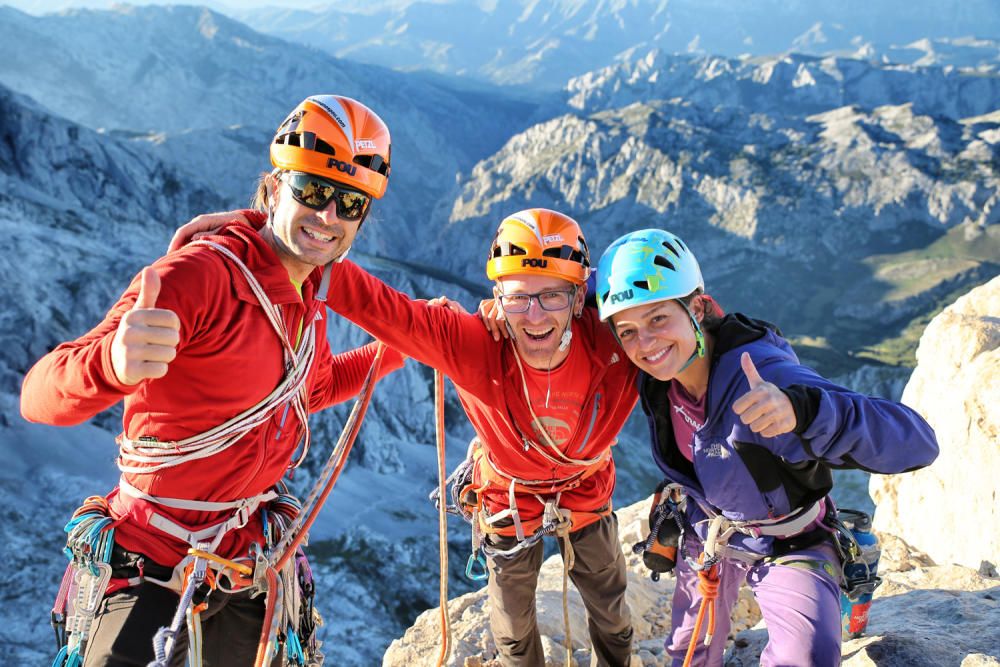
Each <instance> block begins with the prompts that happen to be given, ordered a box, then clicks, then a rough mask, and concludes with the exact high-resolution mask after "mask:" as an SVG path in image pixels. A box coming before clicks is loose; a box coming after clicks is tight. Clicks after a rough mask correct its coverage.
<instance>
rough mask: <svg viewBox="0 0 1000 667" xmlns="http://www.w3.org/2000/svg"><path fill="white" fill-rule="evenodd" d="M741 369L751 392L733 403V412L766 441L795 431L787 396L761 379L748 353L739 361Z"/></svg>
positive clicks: (794, 419) (790, 403) (794, 420)
mask: <svg viewBox="0 0 1000 667" xmlns="http://www.w3.org/2000/svg"><path fill="white" fill-rule="evenodd" d="M740 365H741V366H742V367H743V373H744V374H745V375H746V376H747V381H748V382H749V383H750V391H748V392H747V393H745V394H743V396H741V397H740V398H739V399H737V400H736V402H734V403H733V412H735V413H736V414H738V415H739V416H740V421H742V422H743V423H744V424H746V425H747V426H749V427H750V430H751V431H753V432H754V433H759V434H761V435H762V436H764V437H765V438H773V437H775V436H779V435H781V434H783V433H790V432H792V431H794V430H795V425H796V418H795V409H794V408H793V407H792V402H791V401H790V400H789V399H788V396H786V395H785V393H784V392H783V391H781V390H780V389H778V387H776V386H775V385H773V384H771V383H770V382H766V381H765V380H764V379H763V378H762V377H761V376H760V373H758V372H757V367H756V366H754V364H753V360H752V359H751V358H750V355H749V354H748V353H746V352H744V353H743V355H742V356H741V357H740Z"/></svg>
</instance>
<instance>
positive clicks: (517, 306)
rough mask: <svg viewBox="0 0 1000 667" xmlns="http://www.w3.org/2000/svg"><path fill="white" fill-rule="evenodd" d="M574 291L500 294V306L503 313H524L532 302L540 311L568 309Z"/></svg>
mask: <svg viewBox="0 0 1000 667" xmlns="http://www.w3.org/2000/svg"><path fill="white" fill-rule="evenodd" d="M573 292H575V290H571V289H568V290H548V291H546V292H536V293H535V294H501V295H500V306H501V307H502V308H503V310H504V312H505V313H526V312H528V309H529V308H531V302H532V300H534V301H537V302H538V305H539V306H540V307H541V309H542V310H548V311H556V310H566V309H567V308H569V302H570V301H571V300H572V298H573Z"/></svg>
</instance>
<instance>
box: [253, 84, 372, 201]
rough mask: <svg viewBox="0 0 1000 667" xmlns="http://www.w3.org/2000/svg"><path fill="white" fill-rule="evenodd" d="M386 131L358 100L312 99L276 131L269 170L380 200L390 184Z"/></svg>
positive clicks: (296, 108) (305, 101) (293, 111)
mask: <svg viewBox="0 0 1000 667" xmlns="http://www.w3.org/2000/svg"><path fill="white" fill-rule="evenodd" d="M391 153H392V148H391V141H390V139H389V128H388V127H386V125H385V123H383V122H382V119H381V118H379V117H378V115H377V114H376V113H375V112H374V111H372V110H371V109H369V108H368V107H366V106H365V105H364V104H362V103H361V102H358V101H357V100H352V99H351V98H349V97H341V96H340V95H313V96H312V97H308V98H306V99H305V100H303V101H302V103H301V104H299V105H298V106H297V107H295V109H293V110H292V113H290V114H288V117H287V118H286V119H285V120H284V122H282V123H281V125H280V126H279V127H278V131H277V132H276V133H275V134H274V141H272V142H271V164H272V165H274V166H275V167H276V168H277V169H283V170H287V171H302V172H306V173H308V174H313V175H314V176H322V177H324V178H329V179H330V180H333V181H336V182H338V183H342V184H344V185H347V186H349V187H352V188H355V189H357V190H360V191H361V192H364V193H365V194H367V195H369V196H371V197H374V198H376V199H380V198H381V197H382V195H384V194H385V188H386V185H387V184H388V182H389V157H390V155H391Z"/></svg>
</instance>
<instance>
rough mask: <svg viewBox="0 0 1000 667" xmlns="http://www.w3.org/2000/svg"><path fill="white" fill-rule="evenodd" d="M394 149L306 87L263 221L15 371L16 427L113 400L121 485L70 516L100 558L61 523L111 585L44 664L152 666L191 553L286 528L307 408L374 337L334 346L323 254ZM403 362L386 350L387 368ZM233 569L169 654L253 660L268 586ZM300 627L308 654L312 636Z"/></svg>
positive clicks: (356, 217) (343, 383)
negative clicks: (336, 351)
mask: <svg viewBox="0 0 1000 667" xmlns="http://www.w3.org/2000/svg"><path fill="white" fill-rule="evenodd" d="M389 143H390V138H389V130H388V128H387V127H386V126H385V124H384V123H383V122H382V120H381V119H380V118H379V117H378V116H377V115H376V114H375V113H374V112H373V111H371V110H370V109H368V108H367V107H365V106H364V105H363V104H361V103H359V102H357V101H355V100H352V99H350V98H346V97H339V96H334V95H317V96H313V97H310V98H308V99H306V100H305V101H303V102H302V103H301V104H300V105H299V106H298V107H297V108H296V109H295V110H293V112H292V113H291V114H290V115H289V116H288V118H287V119H286V120H285V121H284V122H283V123H282V124H281V126H280V127H279V128H278V131H277V133H276V135H275V137H274V140H273V142H272V144H271V148H270V154H271V162H272V164H273V165H274V171H273V172H271V173H269V174H266V175H265V176H264V177H263V178H262V179H261V182H260V185H259V189H258V193H257V196H256V201H257V203H258V204H259V206H260V209H261V211H262V213H261V216H262V218H265V219H266V222H265V224H264V225H263V227H262V228H261V229H260V230H259V232H258V231H257V230H254V229H251V228H249V227H247V226H246V225H243V224H234V225H228V226H224V227H223V228H221V229H219V230H217V231H216V232H215V233H214V234H212V235H209V236H207V238H203V239H202V240H200V241H197V242H195V243H192V244H189V245H187V246H186V247H184V248H182V249H180V250H178V251H176V252H171V253H169V254H167V255H166V256H165V257H162V258H160V259H158V260H157V261H156V262H154V263H153V264H152V266H150V267H146V268H145V269H144V270H143V271H142V272H141V274H140V275H139V276H137V277H136V278H135V279H134V280H133V281H132V284H131V286H130V287H129V289H128V290H126V292H125V293H124V294H123V295H122V297H121V298H120V299H119V300H118V303H117V304H116V305H115V306H114V307H113V308H112V309H111V311H110V312H109V313H108V314H107V315H106V317H105V318H104V321H103V322H101V323H100V324H99V325H98V326H97V327H96V328H94V329H93V330H91V331H90V332H89V333H87V334H85V335H84V336H82V337H81V338H79V339H77V340H75V341H72V342H68V343H63V344H62V345H60V346H59V347H57V348H56V349H55V350H53V351H52V352H50V353H49V354H48V355H46V356H45V357H43V358H42V359H41V360H40V361H39V362H38V363H36V364H35V366H34V367H33V368H32V369H31V371H29V373H28V374H27V375H26V377H25V379H24V386H23V390H22V394H21V411H22V414H23V415H24V416H25V418H26V419H28V420H30V421H34V422H42V423H48V424H55V425H70V424H77V423H80V422H82V421H84V420H86V419H88V418H90V417H92V416H93V415H95V414H96V413H97V412H100V411H101V410H104V409H105V408H108V407H110V406H112V405H113V404H115V403H117V402H118V401H120V400H124V430H123V433H122V435H121V436H120V437H119V444H120V452H119V458H118V464H119V468H120V469H121V471H122V476H121V479H120V482H119V486H118V487H117V488H116V489H114V490H113V491H111V493H110V494H109V495H108V496H107V497H106V498H101V497H99V496H97V497H91V498H90V499H88V501H87V503H86V511H82V512H81V511H78V512H77V514H76V515H75V516H74V522H75V523H74V524H73V525H74V526H78V525H79V522H80V521H91V522H92V524H93V526H94V529H93V531H91V535H90V537H91V538H92V539H93V540H95V542H94V544H95V545H98V546H100V547H101V549H100V556H99V557H98V556H94V554H95V553H96V552H97V551H98V550H97V549H93V548H91V545H90V544H89V543H86V540H84V543H81V542H80V541H77V540H76V539H75V538H74V537H73V535H75V532H74V533H72V534H71V540H72V543H71V544H70V545H69V546H70V547H71V548H72V550H73V552H74V554H75V557H76V558H78V559H80V560H81V561H86V562H85V563H84V565H83V566H82V567H81V568H79V571H78V572H77V574H78V575H81V576H87V575H86V573H85V572H84V570H86V571H91V570H92V571H93V573H95V575H96V573H97V572H104V571H107V572H108V576H110V580H108V581H103V580H102V581H100V582H99V583H97V584H96V585H95V589H96V590H98V591H106V593H105V597H104V599H103V601H102V602H101V603H100V606H99V608H98V609H97V613H96V617H95V618H93V619H92V621H87V620H86V619H83V617H82V616H77V617H76V618H74V617H73V616H71V618H70V619H69V621H68V622H67V627H69V628H71V629H72V628H73V627H77V628H79V627H81V625H80V624H81V623H83V624H84V626H83V627H84V629H86V627H85V625H86V623H90V627H89V630H90V633H89V637H87V635H86V633H84V634H83V635H82V637H81V636H80V634H79V633H77V634H76V635H74V633H72V632H71V634H70V644H69V645H68V646H67V647H66V648H67V649H68V655H67V651H64V652H63V653H62V654H61V655H60V658H58V659H57V664H60V665H62V664H64V662H63V661H65V664H81V662H82V664H84V665H86V666H87V667H93V666H96V665H126V664H128V665H139V664H141V665H145V664H147V663H150V662H151V661H152V660H153V659H154V651H153V643H152V640H153V636H154V633H156V631H157V630H158V629H159V628H161V627H165V626H169V625H170V624H171V620H172V618H173V616H174V613H175V610H176V609H177V607H178V602H179V591H180V589H181V587H182V584H181V577H182V575H183V570H184V568H185V566H186V565H187V564H188V563H189V561H190V560H191V558H190V556H188V550H189V549H191V548H192V547H195V548H197V549H200V550H202V551H207V552H210V553H211V556H212V559H214V560H213V562H216V561H218V559H225V560H228V561H236V562H237V563H243V564H246V563H248V562H249V563H252V561H253V556H254V554H255V553H258V552H261V551H264V552H266V550H268V549H270V548H272V547H273V546H274V545H275V544H276V543H277V541H278V540H280V538H281V535H280V530H279V528H278V527H279V526H280V525H282V524H283V523H284V522H287V521H288V520H290V516H289V509H288V508H289V507H293V506H294V505H295V504H296V503H297V501H295V499H294V498H293V497H290V496H289V494H288V492H287V490H286V489H285V488H284V485H283V482H282V481H281V480H282V477H284V475H285V473H286V472H288V471H289V470H291V469H293V468H295V467H296V466H298V464H299V463H301V462H302V460H303V459H304V457H305V455H306V452H307V451H308V448H309V428H308V422H307V418H308V414H309V413H310V412H315V411H318V410H320V409H322V408H325V407H327V406H329V405H332V404H334V403H336V402H339V401H343V400H347V399H349V398H351V397H353V396H354V395H356V394H357V393H358V391H359V390H360V388H361V385H362V384H363V381H364V378H365V376H366V374H367V372H368V370H369V368H370V367H371V365H372V362H373V359H374V356H375V352H376V349H375V344H374V343H373V344H371V345H368V346H365V347H363V348H360V349H357V350H353V351H351V352H348V353H345V354H341V355H337V356H334V355H332V354H331V351H330V346H329V343H328V341H327V336H326V328H327V327H326V316H325V309H324V308H323V307H322V302H323V301H324V299H325V298H326V292H327V291H328V286H329V278H330V273H331V271H332V265H333V264H334V263H335V262H338V261H340V260H341V259H342V258H343V257H344V255H345V254H346V253H347V251H348V249H349V248H350V246H351V243H352V242H353V240H354V237H355V234H356V233H357V231H358V228H359V227H360V225H361V223H362V221H363V220H364V218H365V216H366V215H367V214H368V212H369V209H370V206H371V201H372V199H373V198H376V199H377V198H381V197H382V195H383V194H384V192H385V189H386V185H387V182H388V175H389V154H390V148H389ZM324 267H325V269H324ZM402 364H403V358H402V357H401V355H399V354H398V353H397V352H395V351H392V350H388V351H387V352H386V354H385V357H384V358H383V363H382V367H381V369H382V370H381V375H384V374H386V373H388V372H390V371H391V370H394V369H396V368H399V367H400V366H402ZM265 508H266V509H267V510H268V512H269V514H268V516H269V517H270V518H269V520H268V521H263V520H262V511H263V510H264V509H265ZM282 517H285V518H284V519H283V518H282ZM87 525H90V524H87ZM75 530H76V529H75V528H74V531H75ZM67 531H68V532H69V531H70V528H69V527H67ZM105 547H106V550H105ZM202 562H204V561H202ZM294 562H295V563H296V564H297V565H296V566H298V567H301V561H300V560H299V559H294ZM105 564H107V565H109V566H110V568H107V567H106V566H105ZM290 576H291V577H292V579H291V581H292V586H293V587H294V581H295V579H294V577H295V573H294V572H293V573H291V574H290ZM234 577H235V575H234V572H233V570H232V569H228V568H226V569H223V570H221V571H220V573H219V575H218V578H217V579H215V581H216V582H217V586H218V587H217V589H215V586H214V585H213V589H214V590H212V591H211V595H208V594H207V592H206V591H205V590H200V592H199V593H197V594H196V596H195V599H194V603H195V604H197V605H199V607H198V608H199V609H201V607H200V603H202V602H205V603H207V607H205V608H204V609H202V610H201V611H200V612H199V613H198V614H194V615H192V618H200V619H202V620H201V621H199V622H197V623H196V622H194V621H189V626H188V627H189V628H190V632H192V633H195V634H194V635H192V636H196V637H198V641H191V642H188V635H189V632H188V631H187V630H184V631H182V633H181V634H180V635H179V636H178V638H177V644H176V645H175V649H174V651H173V658H172V660H171V661H170V665H175V666H179V665H183V664H185V658H186V655H185V650H184V647H185V646H186V645H188V644H191V645H192V646H193V648H192V653H191V664H192V665H201V664H202V660H204V662H205V663H206V664H210V665H221V666H226V665H231V666H233V667H237V666H238V667H245V666H246V665H250V664H254V660H255V657H256V654H257V643H258V639H259V637H260V634H261V628H262V623H263V620H264V614H265V598H264V596H256V597H252V596H251V594H252V593H254V592H255V590H256V588H255V587H253V586H247V583H248V582H246V581H240V579H239V577H235V578H234ZM212 579H213V578H212V577H210V578H209V579H208V580H212ZM289 594H291V592H289ZM301 607H302V608H303V609H311V608H312V606H311V605H304V604H303V605H301ZM310 613H311V612H310ZM304 620H305V621H306V623H304V624H303V625H300V624H299V619H294V627H293V621H290V622H289V625H288V626H287V627H281V628H280V629H279V630H280V632H281V634H282V636H285V637H287V638H288V641H289V642H290V645H291V642H292V635H293V634H295V631H296V629H297V628H298V629H300V630H301V629H302V628H304V627H311V626H312V624H313V619H312V618H309V619H304ZM81 639H82V640H83V641H82V642H81V641H80V640H81ZM88 639H89V641H87V640H88ZM295 639H296V642H295V643H301V644H302V646H303V648H304V651H305V653H306V654H309V653H310V651H311V650H312V649H314V648H315V645H314V644H313V643H312V642H311V641H310V638H309V637H305V636H300V637H295ZM84 648H85V650H84ZM199 650H200V658H196V657H195V656H196V655H197V653H198V652H199ZM81 653H84V655H81ZM275 660H276V662H280V661H281V657H280V655H279V657H277V658H275ZM310 662H311V660H310ZM157 664H160V663H157Z"/></svg>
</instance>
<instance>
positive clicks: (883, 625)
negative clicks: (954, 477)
mask: <svg viewBox="0 0 1000 667" xmlns="http://www.w3.org/2000/svg"><path fill="white" fill-rule="evenodd" d="M880 569H881V567H880ZM884 579H885V581H884V582H883V584H882V586H881V587H880V588H878V589H877V590H876V591H875V600H874V602H873V603H872V608H871V615H870V617H869V622H868V628H867V632H866V635H864V636H862V637H859V638H857V639H852V640H850V641H847V642H844V644H843V646H842V647H841V653H842V655H843V663H842V664H843V666H844V667H873V666H874V665H907V667H939V666H940V665H956V666H957V665H961V666H962V667H972V666H974V665H975V666H982V667H986V666H987V665H998V664H1000V661H998V660H997V657H998V656H1000V635H998V633H997V630H996V628H997V624H998V623H1000V580H998V579H996V578H995V577H993V578H991V577H985V576H983V575H981V574H979V573H978V572H977V571H975V570H972V569H970V568H966V567H962V566H959V565H940V566H930V567H915V568H912V569H909V570H907V571H906V572H885V573H884ZM766 643H767V630H766V628H764V627H763V623H760V624H758V625H757V626H756V627H754V628H752V629H751V630H747V631H746V632H742V633H740V634H739V635H737V636H736V638H735V640H734V642H733V649H732V650H731V651H730V652H729V653H728V654H727V656H726V660H725V664H726V666H727V667H749V665H757V664H759V657H760V653H761V650H763V648H764V645H765V644H766Z"/></svg>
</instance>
